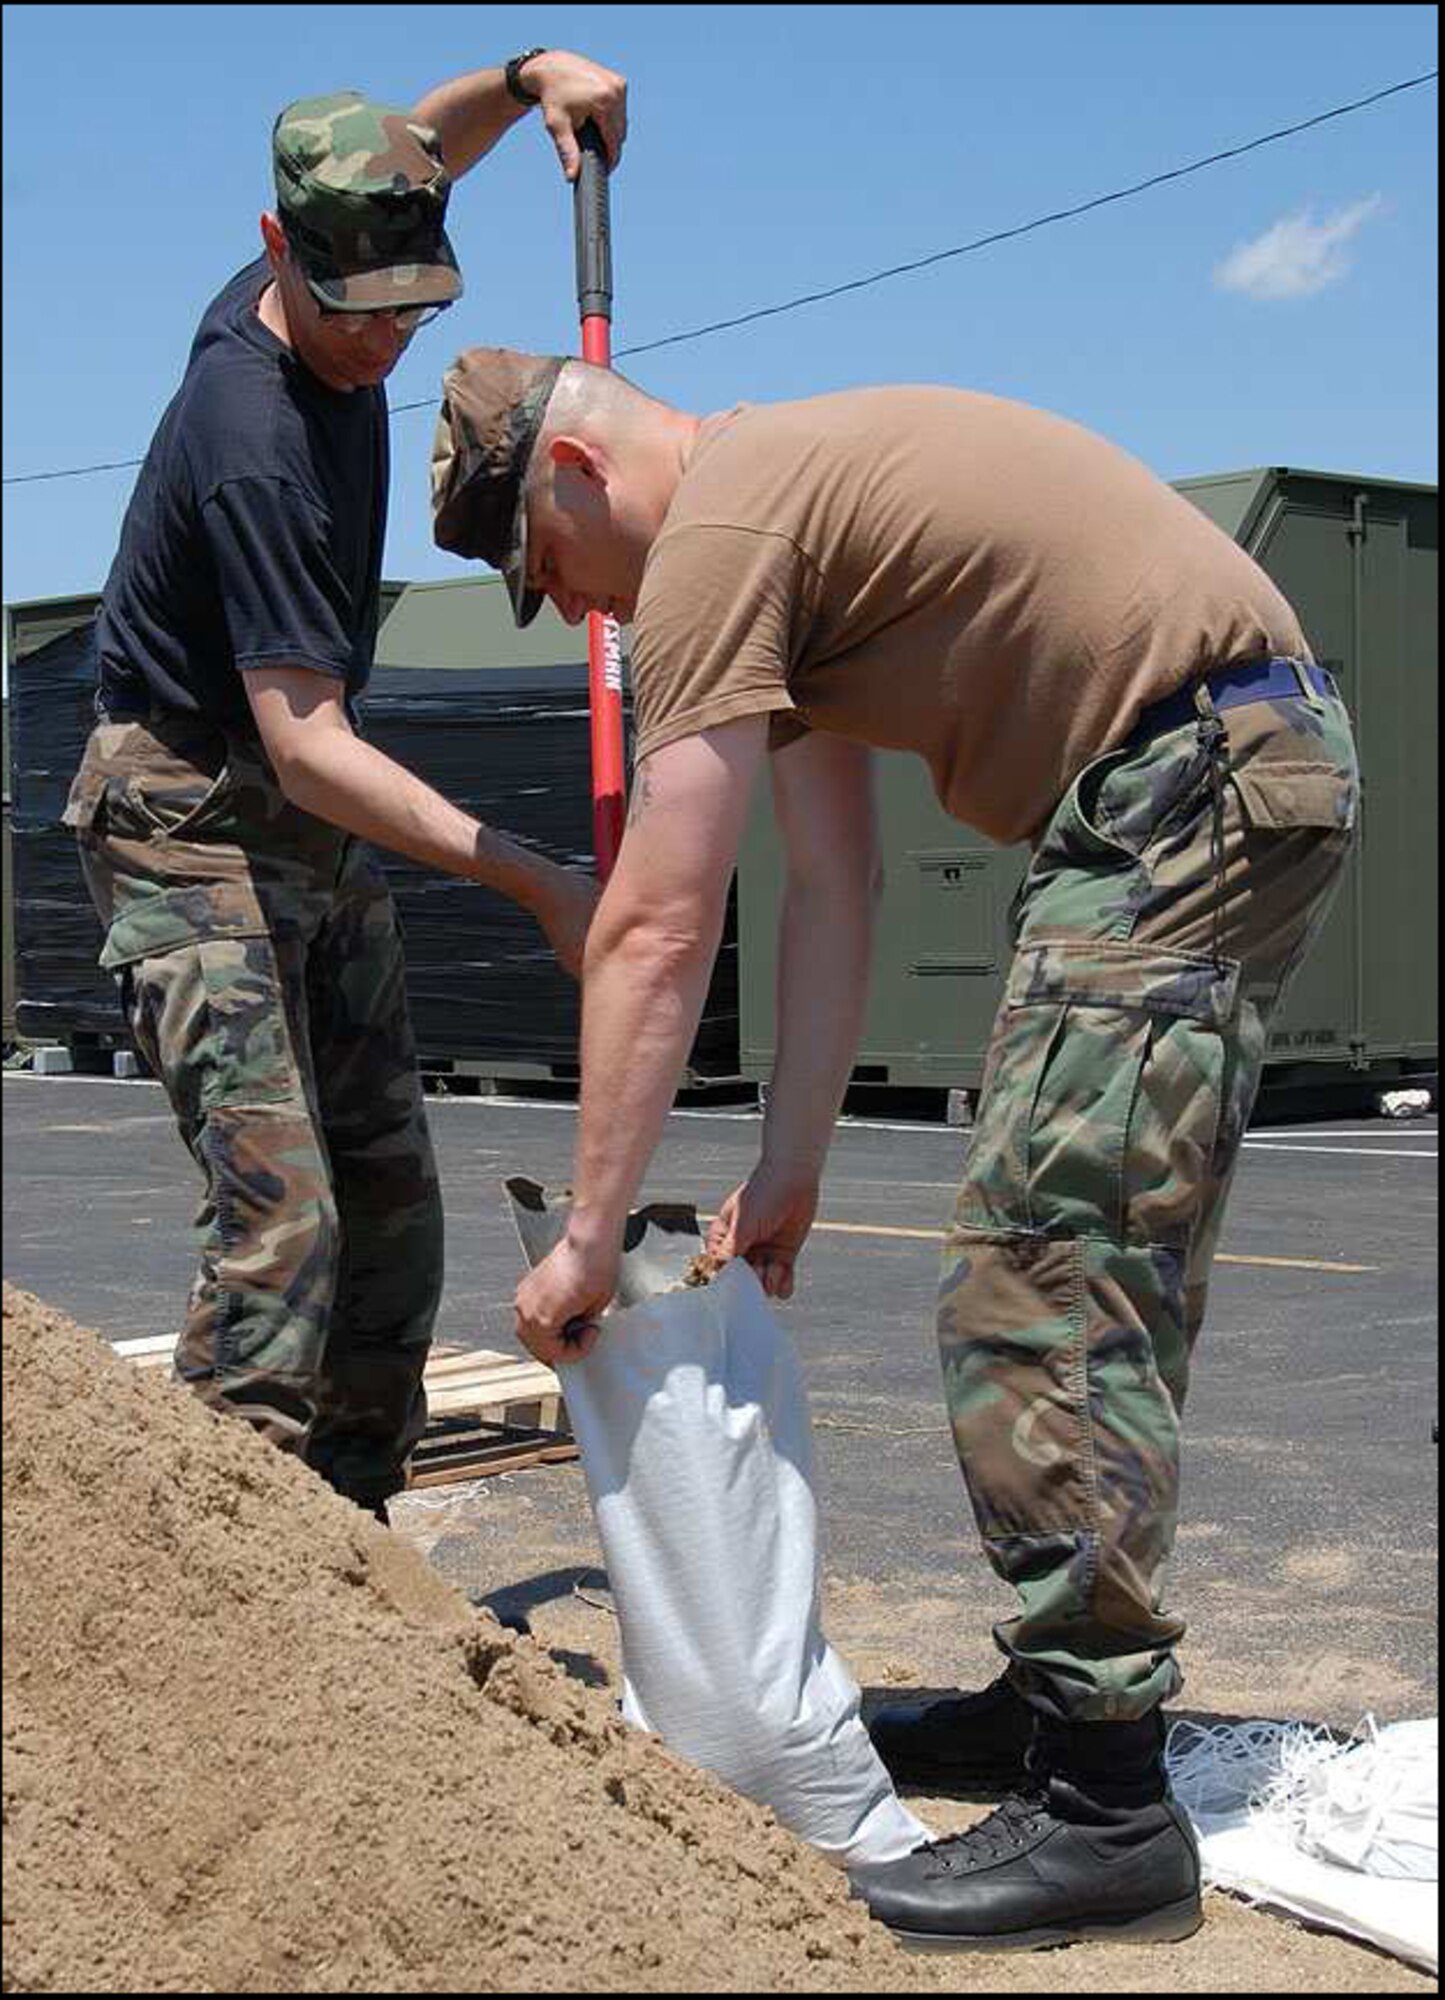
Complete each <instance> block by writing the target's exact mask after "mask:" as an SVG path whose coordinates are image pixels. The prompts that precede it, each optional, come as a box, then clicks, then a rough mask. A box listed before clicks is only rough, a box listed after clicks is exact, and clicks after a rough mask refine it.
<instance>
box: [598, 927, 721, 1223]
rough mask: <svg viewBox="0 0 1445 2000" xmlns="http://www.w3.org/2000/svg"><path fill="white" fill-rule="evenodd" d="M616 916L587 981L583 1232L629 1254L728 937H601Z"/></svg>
mask: <svg viewBox="0 0 1445 2000" xmlns="http://www.w3.org/2000/svg"><path fill="white" fill-rule="evenodd" d="M606 908H607V906H606V901H605V899H604V902H603V906H602V912H601V913H600V914H599V917H598V922H597V926H595V927H594V938H593V942H592V943H591V944H590V945H589V947H588V953H587V962H586V971H585V974H584V980H583V1006H582V1097H581V1116H580V1121H579V1126H578V1135H577V1157H576V1165H575V1170H574V1176H573V1185H574V1187H575V1190H576V1195H575V1200H574V1204H573V1229H574V1233H576V1234H578V1235H579V1236H580V1237H585V1238H587V1239H588V1240H590V1241H594V1242H595V1241H607V1242H611V1241H612V1240H613V1239H614V1238H615V1239H616V1244H617V1246H619V1247H620V1243H621V1235H622V1229H623V1225H624V1223H625V1222H626V1219H627V1212H628V1210H629V1208H630V1207H631V1206H632V1203H633V1202H634V1200H635V1199H636V1196H637V1191H638V1188H639V1186H640V1185H641V1182H642V1177H643V1175H644V1174H645V1173H646V1171H647V1164H648V1161H649V1160H650V1159H651V1157H652V1154H653V1150H654V1148H655V1147H656V1145H657V1142H658V1140H659V1138H660V1137H661V1135H662V1129H663V1126H664V1125H665V1124H666V1122H667V1115H668V1112H669V1111H670V1109H671V1108H672V1100H673V1096H674V1094H675V1092H676V1090H677V1086H678V1082H679V1080H680V1079H681V1076H682V1073H683V1068H684V1066H685V1064H686V1062H687V1057H688V1052H689V1051H690V1049H691V1048H692V1044H693V1039H694V1037H695V1036H696V1034H697V1024H698V1021H699V1019H700V1018H701V1015H702V1009H703V1002H704V1000H705V999H706V996H707V986H708V977H709V974H710V973H711V970H712V962H713V958H714V956H715V955H716V951H717V944H718V937H717V935H716V934H714V935H711V936H707V937H697V938H695V939H686V938H668V937H667V936H665V935H661V934H659V933H658V932H656V931H655V930H653V929H652V928H650V927H649V926H648V925H647V924H646V923H639V924H636V925H634V926H630V927H629V928H627V929H625V930H622V931H621V932H620V933H617V932H614V933H612V934H611V935H610V937H603V938H598V937H597V936H596V935H595V932H596V930H597V929H600V928H601V927H602V926H603V925H604V924H605V923H606ZM718 930H719V931H720V930H721V923H720V921H719V925H718Z"/></svg>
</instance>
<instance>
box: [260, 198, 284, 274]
mask: <svg viewBox="0 0 1445 2000" xmlns="http://www.w3.org/2000/svg"><path fill="white" fill-rule="evenodd" d="M261 241H262V242H263V243H264V244H265V246H266V255H267V257H268V258H269V259H270V263H271V268H272V270H273V271H274V270H275V268H276V266H277V265H278V264H279V263H280V261H281V259H282V258H283V257H284V256H285V255H286V232H285V230H284V229H283V228H282V227H281V220H280V217H279V216H275V215H271V214H270V213H268V212H267V211H266V210H265V209H263V210H262V212H261Z"/></svg>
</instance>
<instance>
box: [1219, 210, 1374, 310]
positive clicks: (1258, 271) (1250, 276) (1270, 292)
mask: <svg viewBox="0 0 1445 2000" xmlns="http://www.w3.org/2000/svg"><path fill="white" fill-rule="evenodd" d="M1382 206H1383V203H1382V200H1381V197H1380V196H1379V195H1377V194H1372V195H1371V196H1370V197H1369V198H1368V200H1366V201H1356V202H1351V204H1350V206H1349V207H1348V208H1342V209H1339V210H1337V211H1336V213H1335V214H1333V215H1327V216H1326V217H1325V219H1324V221H1323V222H1316V221H1315V220H1314V212H1313V210H1312V209H1304V210H1303V211H1302V212H1301V213H1300V214H1298V215H1287V216H1286V217H1285V218H1284V220H1283V221H1282V222H1277V223H1275V225H1274V227H1273V228H1272V229H1266V231H1265V232H1264V234H1263V236H1257V237H1255V239H1254V241H1253V242H1252V243H1241V244H1240V245H1239V247H1238V248H1237V249H1236V250H1232V251H1231V252H1230V253H1229V255H1228V256H1227V257H1226V258H1225V260H1224V262H1223V263H1222V264H1217V265H1216V266H1215V268H1214V282H1215V284H1216V285H1217V286H1218V287H1219V289H1220V290H1221V291H1224V292H1243V293H1244V295H1245V297H1246V298H1250V299H1307V298H1309V297H1310V296H1311V295H1312V294H1313V293H1315V292H1322V291H1323V290H1324V289H1325V286H1326V285H1333V284H1335V283H1337V281H1338V280H1339V279H1341V278H1343V277H1344V276H1345V275H1346V274H1347V273H1348V271H1349V269H1350V261H1351V260H1350V252H1349V246H1350V243H1351V241H1352V240H1353V238H1354V237H1355V235H1356V234H1357V233H1358V232H1359V230H1361V229H1362V228H1363V227H1364V225H1365V223H1367V222H1368V221H1369V219H1370V217H1371V216H1372V215H1374V214H1376V213H1377V212H1378V210H1379V209H1380V208H1381V207H1382Z"/></svg>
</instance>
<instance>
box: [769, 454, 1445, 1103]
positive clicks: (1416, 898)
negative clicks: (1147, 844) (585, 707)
mask: <svg viewBox="0 0 1445 2000" xmlns="http://www.w3.org/2000/svg"><path fill="white" fill-rule="evenodd" d="M1179 491H1180V492H1182V493H1184V494H1187V496H1188V497H1189V499H1190V500H1192V501H1193V502H1194V504H1195V505H1196V506H1197V507H1199V508H1200V509H1201V511H1202V512H1204V513H1205V514H1207V515H1208V516H1209V517H1210V519H1211V520H1213V521H1215V522H1216V523H1217V524H1218V525H1219V526H1220V527H1221V528H1223V529H1224V530H1225V532H1226V533H1228V534H1229V535H1231V536H1232V537H1233V538H1234V539H1235V540H1236V541H1237V542H1239V543H1240V544H1241V545H1242V546H1243V547H1244V548H1246V549H1248V550H1249V552H1250V554H1251V555H1253V556H1254V558H1255V560H1256V561H1257V562H1258V563H1259V564H1260V565H1261V567H1262V568H1263V569H1265V570H1266V571H1267V572H1268V573H1269V575H1270V576H1272V577H1273V578H1274V580H1275V581H1276V582H1277V583H1278V584H1279V586H1280V587H1281V589H1282V590H1283V591H1284V592H1285V594H1286V596H1287V597H1289V599H1290V601H1291V602H1292V603H1293V604H1294V606H1295V607H1296V609H1297V610H1298V612H1299V614H1300V617H1301V619H1302V621H1303V623H1304V627H1305V631H1306V633H1307V634H1308V637H1309V640H1310V643H1311V645H1312V647H1313V648H1314V652H1315V656H1316V658H1317V659H1318V660H1319V661H1320V662H1321V663H1322V664H1323V665H1325V666H1327V667H1328V668H1329V669H1330V671H1331V672H1332V673H1333V674H1334V675H1335V676H1336V678H1337V680H1338V682H1339V684H1340V688H1341V692H1342V693H1343V695H1344V698H1345V700H1346V702H1347V704H1348V706H1349V709H1350V712H1351V714H1352V715H1353V717H1354V720H1355V727H1356V731H1357V733H1358V737H1359V743H1360V753H1361V764H1362V771H1363V777H1364V806H1363V811H1362V837H1361V842H1360V846H1359V848H1358V850H1357V853H1356V855H1355V858H1354V860H1353V861H1352V863H1351V865H1350V868H1349V871H1348V874H1347V876H1346V879H1345V881H1344V883H1343V885H1342V887H1341V889H1340V892H1339V895H1338V898H1337V900H1336V902H1335V905H1334V908H1333V909H1332V911H1331V914H1330V917H1329V920H1328V922H1327V924H1326V926H1325V929H1324V931H1323V933H1322V934H1321V937H1320V939H1319V941H1318V942H1317V944H1316V946H1315V948H1314V951H1313V953H1312V954H1311V956H1310V957H1309V959H1308V960H1307V961H1306V963H1305V964H1304V966H1303V967H1302V968H1301V971H1300V973H1299V975H1298V977H1297V978H1296V981H1295V983H1294V986H1293V988H1292V990H1291V992H1290V995H1289V998H1288V1000H1287V1002H1286V1005H1285V1007H1284V1008H1283V1010H1282V1012H1281V1016H1280V1018H1279V1020H1278V1021H1277V1022H1276V1024H1275V1028H1274V1031H1273V1034H1272V1037H1271V1047H1270V1057H1269V1073H1268V1080H1269V1081H1270V1082H1271V1083H1272V1084H1275V1085H1280V1084H1291V1083H1294V1082H1301V1083H1303V1082H1310V1081H1319V1080H1324V1072H1323V1070H1322V1067H1321V1066H1331V1065H1333V1066H1337V1067H1340V1068H1342V1069H1343V1070H1345V1071H1347V1072H1350V1073H1358V1072H1360V1071H1364V1070H1369V1071H1370V1072H1371V1073H1372V1074H1373V1075H1375V1076H1378V1077H1379V1078H1380V1079H1381V1080H1382V1081H1383V1080H1385V1079H1391V1078H1395V1077H1403V1076H1407V1075H1415V1074H1421V1073H1424V1074H1433V1073H1434V1070H1435V1066H1436V1063H1437V1061H1438V1028H1437V1008H1438V973H1437V958H1438V920H1437V910H1438V864H1437V860H1436V852H1437V751H1436V730H1437V681H1438V650H1437V631H1438V624H1437V598H1436V592H1437V585H1436V550H1437V546H1438V539H1439V535H1438V523H1439V490H1438V488H1437V487H1434V486H1418V485H1403V484H1400V483H1399V482H1396V481H1393V480H1380V479H1366V478H1361V477H1356V476H1354V475H1349V474H1337V473H1323V472H1304V471H1297V470H1294V469H1291V468H1288V467H1283V466H1276V467H1270V468H1265V469H1260V470H1255V471H1251V472H1239V473H1227V474H1221V475H1219V476H1217V477H1212V478H1204V479H1189V480H1182V481H1180V482H1179ZM878 761H879V766H880V779H879V805H880V815H881V823H882V839H883V852H884V867H885V874H886V886H885V890H884V896H883V903H882V908H881V911H880V917H879V927H878V943H877V949H876V953H875V960H874V971H873V984H872V993H871V1001H870V1006H869V1010H868V1018H867V1023H866V1026H865V1029H864V1033H863V1039H862V1042H861V1045H860V1048H859V1052H858V1062H857V1067H856V1069H855V1071H854V1082H855V1083H856V1084H860V1085H862V1084H880V1085H883V1084H886V1085H889V1086H891V1087H898V1086H917V1085H925V1086H935V1087H943V1088H957V1089H963V1090H969V1089H974V1088H976V1087H977V1085H978V1083H979V1081H980V1079H981V1076H982V1069H983V1060H984V1055H985V1051H986V1049H987V1046H988V1040H989V1034H990V1030H991V1027H992V1023H993V1017H994V1013H995V1010H996V1008H997V1006H998V1002H999V999H1000V997H1001V994H1002V988H1003V980H1004V976H1005V972H1006V969H1007V966H1008V962H1009V956H1010V948H1011V947H1010V939H1009V930H1008V912H1009V904H1010V901H1011V899H1012V897H1013V894H1014V891H1015V889H1016V888H1017V886H1018V884H1019V882H1020V880H1021V878H1022V875H1023V872H1024V867H1025V863H1026V860H1027V849H1026V848H1022V847H1012V848H1001V847H997V846H994V845H993V844H991V843H990V842H988V841H986V840H984V839H983V838H982V837H981V836H979V835H977V834H974V833H971V832H970V831H969V829H968V828H966V827H963V826H961V825H960V824H959V823H958V822H957V821H956V820H953V819H950V818H949V817H948V816H947V814H945V813H944V811H943V809H942V808H941V807H940V806H939V805H938V803H937V801H936V800H935V798H934V795H933V790H932V786H931V784H930V782H929V777H928V773H927V770H926V768H925V767H924V765H923V764H922V762H921V761H920V760H918V759H916V758H912V757H904V756H901V755H895V754H891V753H890V754H884V755H882V756H880V758H879V760H878ZM780 897H781V869H780V850H779V846H778V837H777V832H776V828H775V826H774V824H773V816H772V811H771V807H770V805H769V804H768V803H767V801H766V798H764V799H763V800H761V801H760V802H759V805H758V808H757V810H756V811H755V813H754V815H753V819H752V823H751V825H750V827H749V830H748V835H747V838H746V840H745V843H744V851H743V855H742V859H741V864H740V870H739V884H738V912H739V915H738V945H739V959H740V973H741V991H740V1008H739V1011H740V1019H741V1052H740V1053H741V1062H740V1067H741V1070H742V1073H743V1075H745V1076H749V1077H755V1078H758V1079H760V1080H765V1079H766V1078H767V1077H768V1075H769V1074H770V1072H771V1069H772V1063H773V1057H774V1052H775V1047H776V1044H775V1029H774V1004H773V996H774V987H775V981H776V972H777V915H778V907H779V901H780Z"/></svg>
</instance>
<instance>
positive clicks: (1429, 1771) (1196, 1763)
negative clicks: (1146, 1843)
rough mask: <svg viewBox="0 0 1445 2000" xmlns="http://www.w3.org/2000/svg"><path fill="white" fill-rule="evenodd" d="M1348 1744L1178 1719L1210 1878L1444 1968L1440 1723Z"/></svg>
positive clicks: (1187, 1798) (1189, 1795)
mask: <svg viewBox="0 0 1445 2000" xmlns="http://www.w3.org/2000/svg"><path fill="white" fill-rule="evenodd" d="M1356 1735H1357V1739H1358V1740H1356V1741H1354V1742H1351V1743H1345V1744H1341V1743H1340V1742H1338V1741H1337V1740H1336V1739H1335V1738H1333V1737H1332V1736H1331V1735H1330V1734H1329V1733H1328V1732H1327V1731H1325V1730H1321V1729H1314V1728H1310V1727H1309V1726H1308V1725H1306V1724H1303V1723H1281V1722H1264V1721H1259V1722H1246V1723H1214V1724H1211V1725H1209V1726H1203V1725H1200V1724H1198V1723H1193V1722H1177V1723H1175V1725H1174V1727H1173V1729H1172V1730H1171V1731H1170V1733H1169V1740H1168V1744H1167V1746H1166V1753H1165V1754H1166V1759H1167V1762H1168V1767H1169V1778H1170V1783H1171V1785H1172V1786H1173V1789H1174V1793H1175V1796H1176V1798H1177V1799H1178V1800H1179V1803H1180V1804H1181V1805H1182V1806H1183V1807H1184V1809H1185V1811H1186V1812H1187V1813H1188V1814H1189V1817H1190V1819H1191V1820H1192V1821H1193V1823H1194V1830H1195V1832H1196V1834H1197V1835H1198V1838H1199V1853H1200V1860H1201V1862H1202V1863H1203V1867H1204V1875H1205V1880H1206V1882H1207V1883H1208V1884H1209V1885H1210V1886H1211V1887H1212V1888H1216V1889H1224V1890H1228V1891H1229V1892H1231V1893H1232V1894H1234V1895H1238V1896H1242V1897H1244V1898H1245V1899H1246V1900H1247V1901H1249V1902H1254V1903H1259V1904H1262V1905H1264V1906H1265V1907H1267V1908H1271V1909H1276V1910H1282V1911H1284V1912H1285V1913H1286V1914H1288V1915H1290V1916H1293V1917H1298V1918H1300V1919H1301V1920H1302V1921H1304V1922H1306V1923H1312V1924H1318V1925H1321V1926H1322V1927H1324V1928H1325V1929H1328V1930H1334V1931H1340V1932H1343V1933H1344V1934H1345V1935H1346V1936H1348V1937H1355V1938H1360V1939H1362V1940H1364V1941H1365V1942H1366V1943H1368V1944H1373V1945H1377V1946H1378V1947H1379V1948H1380V1949H1381V1950H1383V1951H1389V1952H1393V1953H1394V1955H1395V1956H1396V1957H1397V1958H1402V1959H1405V1960H1407V1961H1408V1962H1409V1963H1411V1964H1412V1965H1419V1966H1423V1967H1424V1968H1425V1970H1426V1971H1428V1972H1431V1973H1434V1972H1437V1971H1438V1970H1439V1964H1440V1937H1439V1923H1440V1912H1439V1890H1438V1884H1437V1881H1436V1879H1435V1878H1436V1876H1437V1875H1438V1872H1439V1778H1438V1765H1437V1752H1438V1731H1437V1727H1436V1724H1435V1722H1434V1720H1433V1719H1432V1720H1430V1721H1424V1722H1408V1723H1407V1722H1402V1723H1395V1724H1393V1725H1391V1726H1390V1727H1388V1728H1384V1729H1377V1728H1376V1727H1375V1726H1374V1723H1373V1721H1372V1720H1371V1718H1369V1717H1366V1719H1365V1721H1364V1723H1363V1724H1361V1726H1360V1729H1359V1730H1358V1731H1357V1732H1356Z"/></svg>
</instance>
